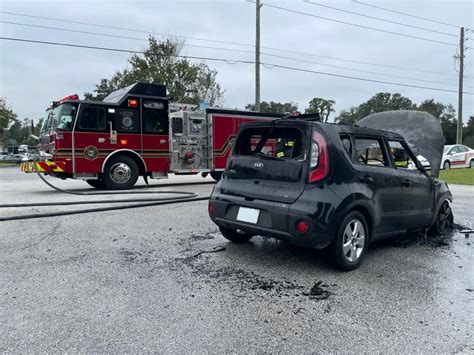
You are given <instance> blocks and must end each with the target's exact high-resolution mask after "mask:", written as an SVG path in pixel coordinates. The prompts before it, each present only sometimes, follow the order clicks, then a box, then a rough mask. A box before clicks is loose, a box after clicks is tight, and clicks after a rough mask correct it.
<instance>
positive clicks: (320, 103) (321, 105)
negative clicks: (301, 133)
mask: <svg viewBox="0 0 474 355" xmlns="http://www.w3.org/2000/svg"><path fill="white" fill-rule="evenodd" d="M335 104H336V101H334V100H326V99H323V98H321V97H315V98H313V99H311V101H310V102H309V104H308V108H306V110H305V111H304V113H319V114H320V115H321V119H322V122H327V121H328V118H329V115H330V114H331V112H334V105H335Z"/></svg>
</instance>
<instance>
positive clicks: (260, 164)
mask: <svg viewBox="0 0 474 355" xmlns="http://www.w3.org/2000/svg"><path fill="white" fill-rule="evenodd" d="M254 166H255V167H256V168H263V163H262V162H257V163H255V164H254Z"/></svg>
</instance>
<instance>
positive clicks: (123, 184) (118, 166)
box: [102, 155, 139, 190]
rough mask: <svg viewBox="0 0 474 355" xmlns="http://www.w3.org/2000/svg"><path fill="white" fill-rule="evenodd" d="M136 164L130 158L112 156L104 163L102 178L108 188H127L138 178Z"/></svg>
mask: <svg viewBox="0 0 474 355" xmlns="http://www.w3.org/2000/svg"><path fill="white" fill-rule="evenodd" d="M138 173H139V171H138V166H137V163H135V161H134V160H133V159H132V158H129V157H126V156H120V155H119V156H116V157H112V158H111V159H110V160H109V161H108V162H107V164H106V165H105V169H104V174H103V176H102V180H103V182H104V184H105V186H106V187H107V189H109V190H127V189H130V188H131V187H133V185H135V183H136V182H137V180H138Z"/></svg>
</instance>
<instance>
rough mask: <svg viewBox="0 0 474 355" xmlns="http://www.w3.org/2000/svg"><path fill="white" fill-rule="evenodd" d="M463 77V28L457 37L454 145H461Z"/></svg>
mask: <svg viewBox="0 0 474 355" xmlns="http://www.w3.org/2000/svg"><path fill="white" fill-rule="evenodd" d="M463 76H464V27H461V33H460V35H459V92H458V95H459V97H458V130H457V137H456V143H457V144H462V89H463Z"/></svg>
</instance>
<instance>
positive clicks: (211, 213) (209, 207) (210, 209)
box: [207, 203, 216, 215]
mask: <svg viewBox="0 0 474 355" xmlns="http://www.w3.org/2000/svg"><path fill="white" fill-rule="evenodd" d="M207 210H208V212H209V214H210V215H213V214H214V212H215V211H216V209H215V207H214V205H213V204H212V203H209V205H208V206H207Z"/></svg>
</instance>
